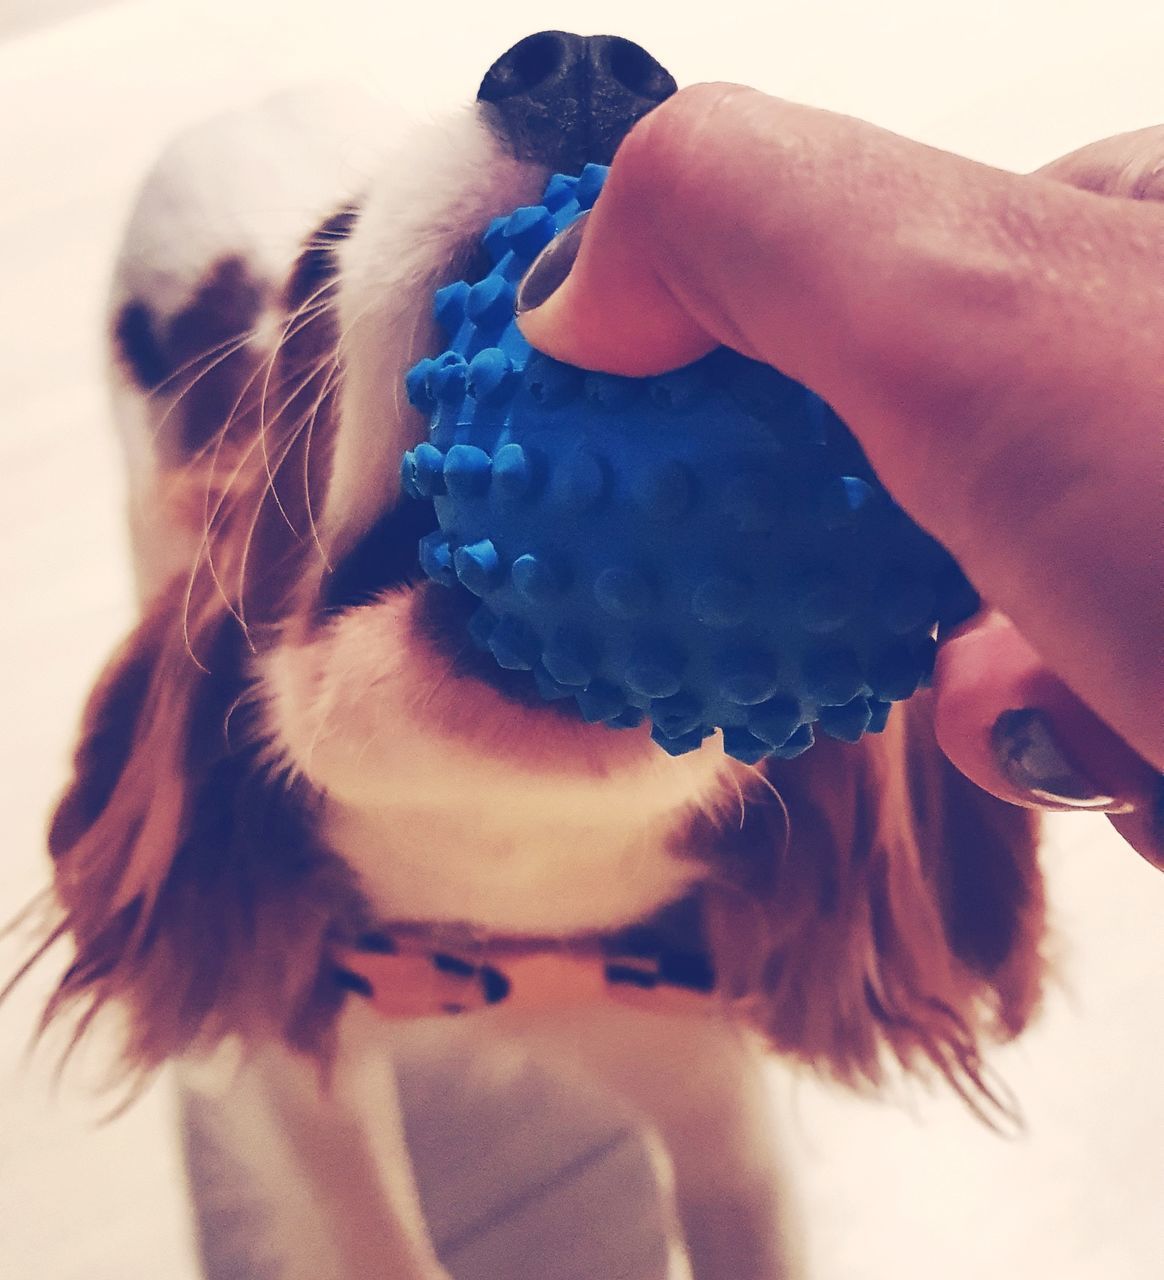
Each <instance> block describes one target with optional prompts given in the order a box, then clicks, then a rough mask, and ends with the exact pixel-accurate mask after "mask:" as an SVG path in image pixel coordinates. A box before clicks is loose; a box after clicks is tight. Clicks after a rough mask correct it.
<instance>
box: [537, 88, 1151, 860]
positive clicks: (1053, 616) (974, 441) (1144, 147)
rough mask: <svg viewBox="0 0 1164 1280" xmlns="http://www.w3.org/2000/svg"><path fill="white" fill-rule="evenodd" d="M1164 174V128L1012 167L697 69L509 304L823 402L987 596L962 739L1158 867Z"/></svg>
mask: <svg viewBox="0 0 1164 1280" xmlns="http://www.w3.org/2000/svg"><path fill="white" fill-rule="evenodd" d="M1160 200H1164V128H1162V129H1151V130H1144V131H1141V132H1140V133H1136V134H1128V135H1123V136H1121V137H1119V138H1114V139H1109V140H1107V141H1105V142H1103V143H1098V144H1096V145H1094V146H1092V147H1089V148H1085V149H1084V150H1083V151H1081V152H1077V153H1075V154H1074V155H1072V156H1068V157H1065V158H1064V159H1063V160H1061V161H1057V162H1056V163H1055V164H1053V165H1050V166H1048V167H1047V168H1046V169H1044V170H1041V171H1040V172H1039V173H1037V174H1033V175H1027V176H1020V175H1015V174H1010V173H1005V172H1002V171H1000V170H996V169H992V168H989V167H987V166H984V165H980V164H976V163H973V162H971V161H968V160H965V159H962V158H960V157H957V156H953V155H949V154H946V153H944V152H941V151H937V150H934V149H932V148H929V147H925V146H922V145H920V144H918V143H914V142H910V141H908V140H906V139H903V138H900V137H897V136H896V135H893V134H890V133H887V132H885V131H883V130H880V129H876V128H874V127H873V126H870V125H866V124H863V123H860V122H858V121H855V120H851V119H847V118H844V117H840V116H834V115H831V114H828V113H825V112H820V111H815V110H811V109H809V108H805V107H799V106H794V105H791V104H788V103H784V102H781V101H779V100H776V99H773V98H769V97H766V96H765V95H763V94H760V93H757V92H755V91H753V90H750V89H743V88H739V87H736V86H730V85H700V86H696V87H694V88H692V89H688V90H684V91H682V92H681V93H679V94H677V95H675V96H674V97H673V98H671V99H669V100H668V101H667V102H666V103H664V104H663V105H661V106H660V107H658V108H657V109H656V110H655V111H654V112H653V113H652V114H651V115H649V116H647V117H646V118H645V119H644V120H643V121H641V122H640V123H639V124H638V125H637V126H636V128H635V129H634V130H633V131H632V132H631V134H630V135H629V137H628V138H627V140H626V141H625V142H624V144H623V146H622V148H621V149H620V151H619V152H618V155H617V156H616V157H615V162H614V165H613V167H612V170H611V174H610V177H609V178H608V179H607V182H606V185H605V188H604V192H603V197H602V199H601V200H600V201H599V202H598V204H597V205H596V206H595V209H594V212H593V214H592V215H591V216H590V218H589V224H588V225H587V227H586V230H585V234H584V236H582V238H581V240H580V248H579V249H578V251H577V260H576V262H575V263H574V264H573V268H572V270H570V272H569V275H568V276H567V277H566V279H565V282H564V283H563V284H561V286H560V288H558V289H557V290H556V291H555V292H553V293H552V295H550V296H549V297H548V298H547V299H546V300H544V301H541V304H540V305H538V306H536V307H535V308H534V309H533V310H529V311H525V312H524V313H523V314H522V316H521V320H520V323H521V327H522V329H523V331H524V333H525V335H526V337H527V338H528V339H529V340H530V342H531V343H532V344H533V345H534V346H536V347H539V348H541V349H542V350H544V351H547V352H548V353H549V354H551V355H553V356H556V357H558V358H560V359H563V360H568V361H570V362H571V363H574V364H579V365H582V366H585V367H589V368H594V369H601V370H604V371H607V372H612V373H622V374H628V375H635V376H645V375H648V374H653V373H659V372H662V371H664V370H667V369H671V368H675V367H677V366H679V365H682V364H685V363H687V362H689V361H691V360H693V359H696V358H697V357H698V356H700V355H702V354H704V353H705V352H706V351H707V350H709V349H710V348H711V347H712V346H715V345H717V344H719V343H724V344H726V345H728V346H731V347H734V348H735V349H736V350H739V351H741V352H743V353H744V354H745V355H748V356H752V357H754V358H756V359H759V360H764V361H766V362H768V363H770V364H773V365H775V366H776V367H778V368H780V369H781V370H783V371H784V372H785V373H787V374H789V375H791V376H792V377H795V378H797V379H798V380H800V381H801V382H803V383H805V384H806V385H808V386H810V387H811V388H812V389H813V390H814V391H816V392H817V393H818V394H820V395H821V396H822V397H823V398H824V399H826V400H827V401H829V403H831V404H832V405H833V407H834V408H835V409H836V410H837V412H838V413H839V414H840V415H841V417H842V418H844V420H845V421H846V423H847V424H848V425H849V427H850V429H851V430H852V431H853V432H854V434H855V435H856V436H857V437H858V438H859V439H860V441H861V443H862V445H863V447H864V448H865V451H866V453H867V454H868V456H869V459H870V461H871V463H872V464H873V466H874V468H875V469H876V471H877V472H878V474H879V476H880V477H881V479H882V481H883V483H884V484H885V485H886V487H887V488H888V489H889V490H890V492H891V493H892V494H893V496H894V497H895V498H896V500H897V501H898V502H899V503H900V504H901V505H902V506H903V507H904V508H905V509H906V510H907V511H909V512H910V514H911V515H912V516H913V517H914V518H915V519H916V520H917V521H918V522H919V523H920V524H922V525H923V526H924V527H925V528H926V529H928V530H929V531H930V532H931V533H932V534H933V535H934V536H935V537H937V538H938V539H939V540H940V541H941V542H942V543H944V544H945V545H946V546H947V547H948V548H949V549H950V551H951V552H952V553H953V554H954V555H955V556H956V557H957V558H958V560H959V561H960V562H961V564H962V566H963V568H964V569H965V571H966V572H967V574H968V576H969V577H970V578H971V579H972V581H974V583H975V584H976V586H977V587H978V588H979V590H980V592H981V593H982V594H983V596H984V598H985V599H986V600H987V601H989V604H990V608H989V609H988V610H986V611H984V612H983V613H982V614H980V615H979V616H978V617H976V618H975V619H972V620H971V621H970V622H968V623H966V624H965V625H964V626H962V627H961V628H959V629H958V630H957V631H955V632H954V633H952V634H951V635H949V636H947V637H944V639H943V643H942V646H941V649H940V652H939V660H938V666H937V670H936V673H935V686H936V694H937V712H936V715H937V732H938V737H939V741H940V742H941V744H942V746H943V748H944V750H945V751H946V753H947V754H948V755H949V757H950V758H951V760H952V761H953V762H954V763H955V764H956V765H957V766H958V767H959V768H960V769H962V771H963V772H964V773H966V774H967V776H968V777H970V778H971V779H972V780H973V781H975V782H976V783H978V784H979V785H980V786H982V787H984V788H985V789H986V790H988V791H990V792H992V793H993V794H995V795H999V796H1001V797H1002V798H1004V799H1007V800H1011V801H1014V802H1015V803H1018V804H1026V805H1032V806H1035V807H1043V808H1098V809H1103V810H1105V811H1108V812H1110V813H1113V815H1117V816H1114V817H1113V821H1115V822H1116V825H1117V826H1119V828H1120V830H1121V831H1122V832H1123V833H1124V835H1125V836H1126V837H1127V838H1128V839H1129V840H1130V841H1131V842H1132V843H1133V844H1134V845H1135V846H1136V847H1137V848H1138V849H1140V851H1141V852H1143V853H1144V854H1145V855H1146V856H1147V857H1149V858H1150V859H1152V860H1153V861H1156V862H1157V863H1158V864H1160V865H1164V831H1162V830H1161V827H1162V825H1164V814H1162V813H1161V809H1162V807H1164V788H1162V785H1161V771H1162V770H1164V653H1162V650H1161V637H1164V586H1162V584H1164V574H1162V573H1161V568H1162V566H1161V547H1162V546H1164V537H1162V516H1164V502H1162V496H1164V430H1162V427H1161V424H1162V423H1164V208H1161V207H1159V205H1157V204H1156V203H1155V202H1156V201H1160ZM563 239H565V237H564V238H563ZM571 252H572V249H571V246H570V245H569V243H567V244H566V245H565V246H564V247H563V246H559V247H558V251H557V254H556V257H557V259H558V261H557V263H554V262H553V261H552V259H553V258H554V257H555V253H554V250H553V249H551V250H550V251H549V252H548V254H547V257H548V258H549V259H550V260H551V261H550V262H549V265H548V266H544V267H543V272H542V277H543V278H542V280H541V281H539V279H538V274H539V273H538V272H537V270H536V268H535V271H534V272H531V276H530V277H529V278H527V281H526V282H525V284H524V286H523V289H522V291H521V294H520V295H519V304H524V305H526V306H529V305H531V299H533V300H538V301H540V297H539V294H544V292H545V284H544V278H545V275H546V274H548V275H550V276H553V275H555V274H559V275H560V271H561V268H562V265H563V264H562V259H563V258H564V257H566V258H568V257H569V255H570V253H571ZM1015 712H1021V713H1022V714H1021V715H1015V714H1008V713H1015Z"/></svg>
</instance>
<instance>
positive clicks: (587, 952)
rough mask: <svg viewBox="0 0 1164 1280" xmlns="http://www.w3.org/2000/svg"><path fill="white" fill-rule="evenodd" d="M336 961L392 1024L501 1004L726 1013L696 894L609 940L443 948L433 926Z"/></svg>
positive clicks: (373, 939)
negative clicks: (721, 1000)
mask: <svg viewBox="0 0 1164 1280" xmlns="http://www.w3.org/2000/svg"><path fill="white" fill-rule="evenodd" d="M333 958H334V960H335V964H336V977H337V980H338V982H339V983H340V985H341V986H342V987H344V988H345V989H346V990H348V991H351V992H354V993H355V994H357V995H359V996H362V997H364V998H365V999H368V1000H370V1001H371V1002H372V1005H373V1007H374V1008H375V1009H376V1010H377V1011H378V1012H379V1013H382V1014H383V1015H384V1016H385V1017H389V1018H424V1017H432V1016H434V1015H440V1014H456V1013H467V1012H469V1011H471V1010H474V1009H484V1008H488V1007H490V1006H498V1005H504V1006H505V1007H506V1008H516V1009H522V1010H527V1011H532V1010H545V1009H564V1008H572V1007H577V1006H579V1005H592V1004H600V1003H611V1004H618V1005H625V1006H630V1007H632V1008H636V1009H641V1010H647V1011H653V1012H657V1013H688V1014H692V1013H712V1012H719V1011H720V1010H721V1008H722V1006H721V1003H720V1001H719V1000H718V998H717V993H716V985H715V973H714V970H713V969H712V965H711V961H710V959H709V957H708V955H707V951H706V949H705V947H704V944H703V940H702V931H701V928H700V910H699V904H698V903H697V902H696V900H695V899H693V898H691V899H685V900H684V901H683V902H680V903H677V904H675V905H674V906H672V907H668V908H665V909H664V910H663V911H662V912H660V913H659V915H658V916H656V917H655V918H654V919H653V920H651V921H650V922H649V923H647V924H644V925H636V926H634V927H632V928H630V929H625V930H623V931H622V932H620V933H617V934H612V935H609V936H606V937H598V938H593V937H592V938H588V939H584V940H579V941H558V940H554V941H548V942H547V941H544V940H537V941H513V940H507V939H490V940H488V941H485V942H480V943H479V942H477V941H475V940H474V941H473V942H472V943H471V944H469V945H460V946H454V947H445V946H443V945H440V944H439V943H438V942H437V940H436V938H435V936H434V932H433V931H432V930H430V929H423V928H419V927H417V926H415V925H413V926H406V927H403V928H392V929H390V930H378V931H377V932H375V933H373V934H369V935H366V936H365V937H363V938H361V939H360V940H359V942H357V943H356V944H354V945H352V946H345V947H339V948H337V949H336V950H335V952H334V953H333Z"/></svg>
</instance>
